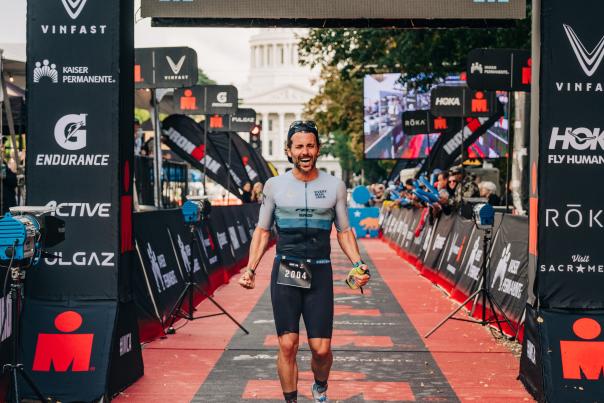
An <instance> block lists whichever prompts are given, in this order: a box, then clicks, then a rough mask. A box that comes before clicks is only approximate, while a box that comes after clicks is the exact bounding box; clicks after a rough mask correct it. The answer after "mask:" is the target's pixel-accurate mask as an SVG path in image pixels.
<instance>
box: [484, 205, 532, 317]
mask: <svg viewBox="0 0 604 403" xmlns="http://www.w3.org/2000/svg"><path fill="white" fill-rule="evenodd" d="M498 217H499V215H498ZM496 225H497V223H496ZM527 226H528V223H527V219H526V217H519V216H511V215H506V216H504V217H503V221H502V222H501V225H497V227H496V228H498V230H497V236H496V237H495V240H494V242H493V245H492V247H491V260H490V267H489V279H488V287H489V289H490V290H491V295H493V297H494V298H495V300H496V301H497V302H498V303H499V305H500V306H501V307H502V308H503V310H504V312H505V313H506V315H507V316H508V318H510V320H512V322H515V323H520V322H521V319H522V314H523V312H524V308H525V303H526V301H527V299H528V284H529V279H528V248H527V245H528V231H527V230H526V229H527Z"/></svg>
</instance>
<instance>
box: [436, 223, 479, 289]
mask: <svg viewBox="0 0 604 403" xmlns="http://www.w3.org/2000/svg"><path fill="white" fill-rule="evenodd" d="M473 229H474V222H473V221H471V220H466V219H464V218H462V217H460V216H457V217H456V218H455V223H454V225H453V228H452V229H451V232H450V235H449V237H448V238H447V247H446V249H445V250H444V252H443V253H444V254H443V256H441V262H440V265H439V267H438V274H439V276H440V277H442V278H445V279H447V281H449V283H450V284H455V280H456V278H455V276H456V275H457V272H458V271H459V270H460V269H461V264H462V262H463V258H464V256H465V254H466V253H467V248H468V242H469V240H470V236H471V235H472V231H473Z"/></svg>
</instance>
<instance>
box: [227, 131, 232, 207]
mask: <svg viewBox="0 0 604 403" xmlns="http://www.w3.org/2000/svg"><path fill="white" fill-rule="evenodd" d="M226 135H227V140H228V142H229V157H228V161H227V168H228V170H229V176H228V177H227V191H229V189H230V188H231V138H230V136H229V133H227V134H226ZM229 193H230V192H229ZM230 204H231V197H230V196H229V197H228V198H227V206H229V205H230Z"/></svg>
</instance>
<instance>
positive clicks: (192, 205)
mask: <svg viewBox="0 0 604 403" xmlns="http://www.w3.org/2000/svg"><path fill="white" fill-rule="evenodd" d="M211 209H212V205H211V204H210V202H209V201H208V198H207V196H190V197H188V200H187V201H186V202H185V204H183V206H182V215H183V217H184V219H185V223H187V224H197V223H199V222H201V221H203V220H204V219H205V218H206V217H207V216H208V214H210V211H211Z"/></svg>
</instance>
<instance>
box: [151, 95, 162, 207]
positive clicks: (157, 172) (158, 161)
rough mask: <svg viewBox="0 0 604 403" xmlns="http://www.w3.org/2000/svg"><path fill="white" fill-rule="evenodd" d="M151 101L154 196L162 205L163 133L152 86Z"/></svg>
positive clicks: (156, 202) (158, 205)
mask: <svg viewBox="0 0 604 403" xmlns="http://www.w3.org/2000/svg"><path fill="white" fill-rule="evenodd" d="M151 98H152V99H151V101H152V105H153V132H154V137H153V196H154V201H155V207H158V208H161V207H162V199H161V196H162V189H161V177H162V155H161V137H160V136H161V134H160V130H159V105H158V102H157V94H156V89H155V88H151Z"/></svg>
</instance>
